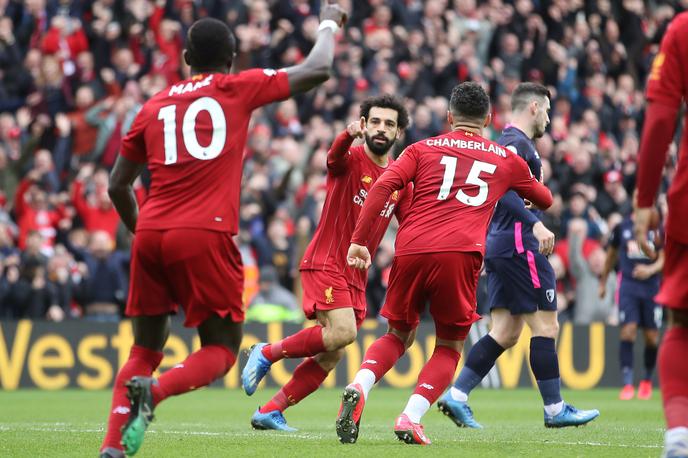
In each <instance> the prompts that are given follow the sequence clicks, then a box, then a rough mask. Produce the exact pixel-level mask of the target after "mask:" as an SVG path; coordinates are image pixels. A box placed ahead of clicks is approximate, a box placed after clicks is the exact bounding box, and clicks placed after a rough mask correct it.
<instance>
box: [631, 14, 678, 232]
mask: <svg viewBox="0 0 688 458" xmlns="http://www.w3.org/2000/svg"><path fill="white" fill-rule="evenodd" d="M647 99H648V101H649V102H650V103H649V104H648V108H647V112H646V114H645V124H644V126H643V135H642V138H641V141H640V150H639V152H638V157H639V167H638V184H637V187H638V205H639V206H640V207H641V208H644V207H652V206H654V200H655V195H656V194H657V189H658V188H659V183H660V181H661V179H662V171H663V170H664V163H665V160H666V155H667V152H668V149H669V143H671V141H672V140H673V138H674V130H675V128H676V116H677V114H678V111H679V108H680V107H681V104H682V103H685V102H686V101H688V12H685V13H681V14H679V15H678V16H676V17H675V18H674V19H673V20H672V21H671V23H670V24H669V27H668V28H667V31H666V34H665V35H664V38H663V39H662V44H661V47H660V51H659V54H657V56H656V57H655V60H654V62H653V63H652V69H651V71H650V76H649V78H648V82H647ZM687 130H688V117H684V121H683V138H682V139H681V144H680V147H679V151H678V157H679V160H678V168H677V170H676V175H675V176H674V180H673V183H671V187H670V188H669V194H668V196H667V200H668V203H669V216H668V217H667V223H666V233H667V235H668V236H670V237H672V238H674V239H676V240H678V241H680V242H681V243H688V214H686V212H685V210H686V209H687V208H688V163H687V162H688V135H686V131H687Z"/></svg>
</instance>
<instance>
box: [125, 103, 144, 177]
mask: <svg viewBox="0 0 688 458" xmlns="http://www.w3.org/2000/svg"><path fill="white" fill-rule="evenodd" d="M145 112H146V109H145V107H144V108H143V109H142V110H141V111H139V114H138V115H136V118H135V119H134V122H133V123H132V125H131V127H130V128H129V132H127V135H125V137H124V139H123V140H122V147H121V149H120V152H119V154H120V155H121V156H122V157H124V158H125V159H129V160H130V161H132V162H137V163H139V164H145V163H146V162H147V156H146V141H145V138H144V131H145V127H146V121H145V117H146V116H145Z"/></svg>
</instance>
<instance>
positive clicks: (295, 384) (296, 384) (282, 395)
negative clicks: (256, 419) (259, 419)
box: [260, 358, 328, 413]
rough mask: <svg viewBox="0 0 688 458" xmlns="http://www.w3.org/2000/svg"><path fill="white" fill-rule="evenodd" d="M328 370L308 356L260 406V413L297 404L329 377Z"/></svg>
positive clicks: (280, 409)
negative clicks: (275, 392)
mask: <svg viewBox="0 0 688 458" xmlns="http://www.w3.org/2000/svg"><path fill="white" fill-rule="evenodd" d="M327 374H328V372H327V371H326V370H325V369H323V368H322V367H321V366H320V364H318V363H317V362H316V361H315V360H314V359H313V358H308V359H307V360H305V361H304V362H302V363H301V364H299V365H298V367H297V368H296V369H295V370H294V375H292V377H291V379H290V380H289V382H287V384H286V385H284V387H282V389H281V390H279V391H278V392H277V394H276V395H275V396H274V397H273V398H272V399H270V401H269V402H268V403H267V404H265V405H264V406H263V407H261V408H260V413H266V412H272V411H273V410H279V411H280V412H284V410H286V409H287V407H290V406H293V405H294V404H297V403H298V402H299V401H301V400H302V399H304V398H305V397H306V396H308V395H309V394H311V393H312V392H314V391H315V390H317V389H318V387H319V386H320V384H321V383H322V382H323V381H325V379H326V378H327Z"/></svg>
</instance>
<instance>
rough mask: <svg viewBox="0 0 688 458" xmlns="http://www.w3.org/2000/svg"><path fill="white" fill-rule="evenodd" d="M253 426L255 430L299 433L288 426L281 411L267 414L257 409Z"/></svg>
mask: <svg viewBox="0 0 688 458" xmlns="http://www.w3.org/2000/svg"><path fill="white" fill-rule="evenodd" d="M251 426H253V428H254V429H274V430H277V431H286V432H289V433H291V432H294V431H298V429H296V428H292V427H291V426H289V425H288V424H287V420H285V418H284V415H282V412H280V411H279V410H273V411H270V412H266V413H260V409H256V411H255V412H253V416H251Z"/></svg>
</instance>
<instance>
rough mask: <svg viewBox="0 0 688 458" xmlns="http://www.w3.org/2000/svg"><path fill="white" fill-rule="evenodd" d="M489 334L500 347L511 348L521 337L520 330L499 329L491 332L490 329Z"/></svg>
mask: <svg viewBox="0 0 688 458" xmlns="http://www.w3.org/2000/svg"><path fill="white" fill-rule="evenodd" d="M490 336H491V337H492V338H493V339H494V341H495V342H497V343H498V344H499V346H500V347H502V348H505V349H506V348H511V347H513V346H514V345H516V344H517V343H518V339H519V338H520V337H521V330H520V329H519V331H518V332H516V331H515V330H511V329H500V330H495V332H494V333H493V332H492V331H490Z"/></svg>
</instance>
